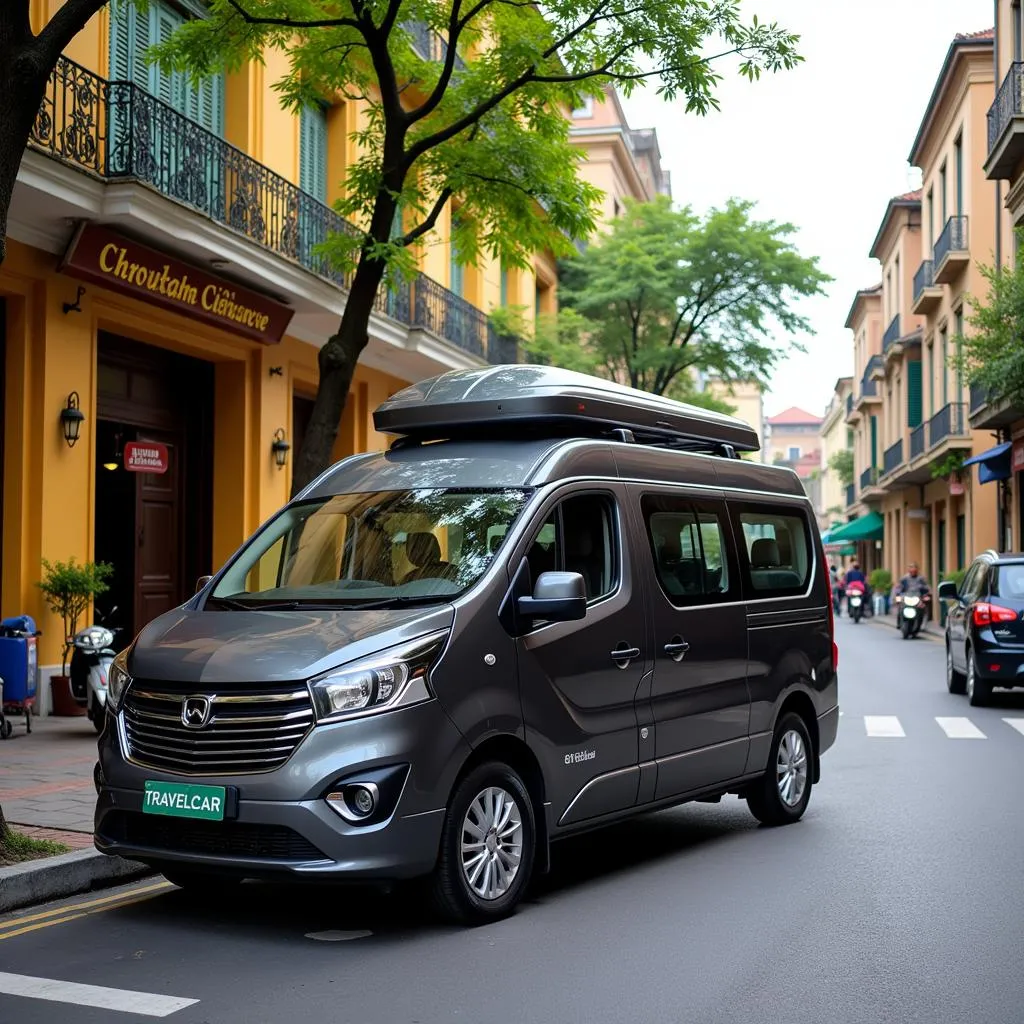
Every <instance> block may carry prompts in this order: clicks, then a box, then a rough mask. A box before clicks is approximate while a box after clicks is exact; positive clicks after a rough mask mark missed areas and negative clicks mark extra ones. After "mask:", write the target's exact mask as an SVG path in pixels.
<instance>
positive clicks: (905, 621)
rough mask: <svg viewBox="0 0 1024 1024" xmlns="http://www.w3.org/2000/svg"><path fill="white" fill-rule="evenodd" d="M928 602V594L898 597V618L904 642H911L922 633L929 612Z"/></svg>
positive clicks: (901, 595)
mask: <svg viewBox="0 0 1024 1024" xmlns="http://www.w3.org/2000/svg"><path fill="white" fill-rule="evenodd" d="M928 601H929V595H928V594H924V595H919V594H899V595H897V597H896V616H897V620H898V622H899V629H900V632H901V633H902V634H903V639H904V640H909V639H910V638H911V637H915V636H917V634H918V633H920V632H921V628H922V627H923V626H924V622H925V616H926V615H927V612H928Z"/></svg>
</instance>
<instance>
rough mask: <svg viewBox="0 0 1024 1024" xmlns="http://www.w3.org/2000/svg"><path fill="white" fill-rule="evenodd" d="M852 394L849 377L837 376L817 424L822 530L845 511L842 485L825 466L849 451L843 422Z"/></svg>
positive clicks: (850, 431)
mask: <svg viewBox="0 0 1024 1024" xmlns="http://www.w3.org/2000/svg"><path fill="white" fill-rule="evenodd" d="M852 394H853V378H852V377H840V378H839V379H838V380H837V381H836V386H835V388H834V390H833V392H832V398H831V400H830V401H829V403H828V408H827V409H826V410H825V418H824V419H823V420H822V422H821V432H820V435H819V438H820V440H819V447H820V449H821V500H820V503H819V506H818V510H817V511H818V523H819V525H820V526H821V528H822V529H823V530H827V529H828V528H829V526H830V525H831V524H832V523H833V522H835V521H837V520H839V521H842V516H843V513H844V512H845V510H846V485H845V484H844V483H843V481H842V480H841V479H840V477H839V474H838V473H837V472H836V471H835V470H834V469H833V468H832V467H831V466H830V465H829V463H830V462H831V461H832V457H833V455H836V454H838V453H839V452H842V451H850V450H852V449H853V429H852V427H851V426H850V425H849V424H848V423H847V422H846V402H847V399H848V398H849V397H850V396H851V395H852Z"/></svg>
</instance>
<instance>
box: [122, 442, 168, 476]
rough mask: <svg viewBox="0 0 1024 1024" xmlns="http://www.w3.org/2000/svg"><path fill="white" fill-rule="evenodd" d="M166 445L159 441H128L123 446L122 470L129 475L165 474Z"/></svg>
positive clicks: (166, 462) (166, 463)
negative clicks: (126, 471) (125, 470)
mask: <svg viewBox="0 0 1024 1024" xmlns="http://www.w3.org/2000/svg"><path fill="white" fill-rule="evenodd" d="M167 460H168V454H167V445H165V444H161V443H160V442H159V441H129V442H128V443H127V444H126V445H125V446H124V468H125V469H127V470H128V472H129V473H166V472H167V465H168V461H167Z"/></svg>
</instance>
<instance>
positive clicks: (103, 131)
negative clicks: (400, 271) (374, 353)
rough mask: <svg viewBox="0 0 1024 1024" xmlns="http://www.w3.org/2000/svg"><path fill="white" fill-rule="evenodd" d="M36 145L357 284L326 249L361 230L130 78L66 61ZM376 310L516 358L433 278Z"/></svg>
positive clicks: (387, 298)
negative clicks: (108, 76) (117, 78)
mask: <svg viewBox="0 0 1024 1024" xmlns="http://www.w3.org/2000/svg"><path fill="white" fill-rule="evenodd" d="M428 31H429V30H428ZM30 142H31V144H32V146H33V147H35V148H37V149H41V150H42V151H43V152H45V153H48V154H49V155H51V156H53V157H56V158H57V159H59V160H62V161H64V162H67V163H70V164H73V165H75V166H77V167H79V168H81V169H84V170H86V171H90V172H92V173H93V174H96V175H97V176H99V177H102V178H107V179H130V180H134V181H140V182H143V183H145V184H147V185H150V186H152V187H153V188H154V189H156V190H157V191H158V192H160V193H161V194H162V195H164V196H167V197H169V198H171V199H174V200H177V201H178V202H180V203H183V204H184V205H186V206H189V207H191V208H192V209H194V210H196V211H198V212H199V213H201V214H203V215H205V216H207V217H209V218H210V219H211V220H213V221H216V222H217V223H219V224H222V225H223V226H225V227H227V228H230V229H232V230H234V231H237V232H238V233H239V234H241V235H243V236H244V237H245V238H247V239H249V240H250V241H252V242H255V243H256V244H258V245H260V246H262V247H263V248H265V249H268V250H270V251H271V252H274V253H276V254H277V255H279V256H285V257H287V258H289V259H292V260H295V261H296V262H297V263H299V264H300V265H301V266H303V267H304V268H305V269H306V270H309V271H310V272H311V273H314V274H316V275H317V276H318V277H321V278H324V279H325V280H327V281H330V282H331V283H333V284H335V285H337V286H338V287H342V288H346V287H348V286H349V285H350V284H351V275H349V274H346V273H344V272H343V271H341V270H339V269H338V268H337V267H336V266H334V265H333V264H332V263H331V262H330V261H329V260H328V259H326V258H325V257H324V256H322V255H321V254H320V252H319V251H318V247H319V246H320V245H321V244H322V243H323V242H325V241H326V240H327V238H328V237H329V236H331V235H337V234H347V235H350V236H352V237H353V238H357V237H359V236H360V231H359V229H358V228H356V227H355V226H354V225H352V224H351V223H349V222H348V221H347V220H345V218H344V217H342V216H341V215H340V214H339V213H337V212H336V211H335V210H333V209H331V208H330V207H329V206H327V205H326V204H324V203H321V202H320V201H319V200H317V199H315V198H314V197H313V196H311V195H310V194H309V193H308V192H303V191H302V189H300V188H298V187H297V186H296V185H293V184H292V183H291V182H290V181H288V180H287V179H286V178H284V177H282V176H281V175H279V174H276V173H274V172H273V171H272V170H270V168H268V167H266V166H264V165H263V164H261V163H259V162H258V161H256V160H254V159H253V158H252V157H250V156H248V155H247V154H246V153H243V152H242V151H241V150H240V149H237V148H236V147H234V146H232V145H230V144H229V143H227V142H225V141H224V140H223V139H221V138H219V137H218V136H217V135H215V134H214V133H213V132H210V131H207V130H206V129H205V128H202V127H201V126H200V125H198V124H196V122H194V121H192V120H190V119H189V118H187V117H185V116H184V115H183V114H181V113H179V112H178V111H176V110H175V109H174V108H173V107H171V106H169V105H168V104H166V103H164V102H162V101H161V100H158V99H157V98H156V97H154V96H152V95H150V94H149V93H148V92H146V91H145V90H144V89H140V88H139V87H138V86H136V85H135V84H133V83H131V82H108V81H106V80H105V79H103V78H100V77H99V76H98V75H95V74H93V73H92V72H91V71H87V70H86V69H85V68H83V67H81V66H79V65H78V64H75V63H74V62H73V61H70V60H68V59H67V58H64V57H61V58H60V60H59V61H58V62H57V66H56V68H55V69H54V70H53V72H52V73H51V75H50V79H49V81H48V83H47V87H46V93H45V95H44V98H43V103H42V105H41V107H40V110H39V113H38V114H37V116H36V121H35V124H34V125H33V129H32V133H31V137H30ZM374 308H375V309H376V310H377V311H378V312H380V313H383V314H385V315H387V316H390V317H392V318H393V319H394V320H397V321H400V322H401V323H405V324H408V325H410V326H417V327H424V328H426V329H428V330H431V331H433V332H434V333H436V334H438V335H440V336H441V337H443V338H446V339H447V340H448V341H450V342H452V343H453V344H455V345H457V346H459V347H460V348H463V349H465V350H466V351H468V352H471V353H472V354H473V355H476V356H480V357H485V356H486V357H487V358H488V359H489V360H490V361H491V362H495V363H501V362H511V361H515V352H516V345H515V342H514V339H513V340H512V341H511V342H510V341H509V339H497V338H496V337H494V332H493V330H492V329H491V327H490V324H489V321H488V318H487V315H486V314H485V313H483V312H482V311H481V310H479V309H477V308H476V307H475V306H473V305H472V304H471V303H469V302H467V301H466V300H465V299H463V298H461V297H460V296H458V295H456V294H455V293H454V292H452V291H450V290H449V289H447V288H445V287H444V286H443V285H441V284H438V282H436V281H434V280H432V279H431V278H429V277H427V276H426V275H423V274H420V275H418V276H417V278H416V279H415V280H414V281H413V282H412V284H411V285H410V284H409V283H405V282H399V283H395V284H393V285H392V286H391V287H390V288H384V287H382V288H381V289H380V291H379V292H378V294H377V298H376V300H375V303H374Z"/></svg>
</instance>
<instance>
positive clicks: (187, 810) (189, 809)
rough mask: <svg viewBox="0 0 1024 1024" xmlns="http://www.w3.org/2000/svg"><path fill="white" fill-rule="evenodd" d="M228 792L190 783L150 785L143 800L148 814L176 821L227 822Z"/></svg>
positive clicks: (221, 788) (144, 808) (151, 782)
mask: <svg viewBox="0 0 1024 1024" xmlns="http://www.w3.org/2000/svg"><path fill="white" fill-rule="evenodd" d="M225 797H226V790H225V789H224V787H223V786H193V785H191V784H189V783H186V782H154V781H151V780H150V781H147V782H146V787H145V794H144V796H143V800H142V810H143V811H144V812H145V813H146V814H167V815H169V816H170V817H172V818H205V819H206V820H207V821H222V820H223V819H224V801H225Z"/></svg>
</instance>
